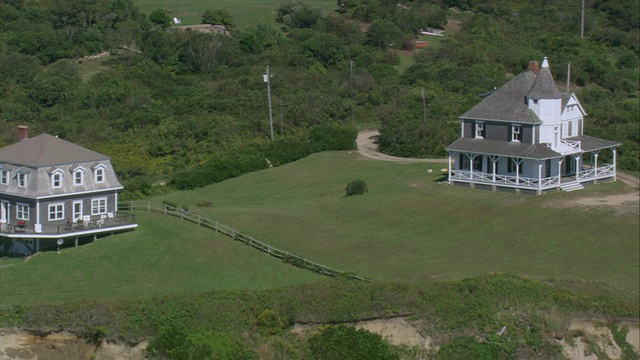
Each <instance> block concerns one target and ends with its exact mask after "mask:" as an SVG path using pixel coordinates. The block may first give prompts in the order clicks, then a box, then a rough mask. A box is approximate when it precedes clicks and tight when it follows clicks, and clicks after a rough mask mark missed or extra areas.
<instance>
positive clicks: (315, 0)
mask: <svg viewBox="0 0 640 360" xmlns="http://www.w3.org/2000/svg"><path fill="white" fill-rule="evenodd" d="M283 1H284V0H261V1H256V0H220V1H215V2H211V1H205V0H174V1H168V0H157V1H156V0H154V1H152V0H134V1H133V3H134V4H136V6H138V8H139V9H140V11H142V12H143V13H145V14H146V15H147V16H148V15H149V14H151V12H152V11H153V10H155V9H158V8H165V9H168V10H169V11H170V12H171V16H172V17H177V18H178V19H180V20H181V21H182V25H195V24H200V22H201V21H202V14H203V13H204V12H205V11H206V10H215V9H226V10H229V12H230V13H231V16H232V17H233V20H234V22H235V24H236V27H237V28H238V29H246V28H251V27H255V26H256V25H258V24H263V25H273V26H276V22H275V18H276V10H277V9H278V7H279V6H280V4H282V2H283ZM305 4H307V5H311V6H315V7H319V8H321V9H323V10H324V11H327V12H329V11H334V10H335V9H336V8H337V6H338V5H337V2H336V1H335V0H305Z"/></svg>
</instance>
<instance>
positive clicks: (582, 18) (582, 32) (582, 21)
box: [580, 0, 584, 39]
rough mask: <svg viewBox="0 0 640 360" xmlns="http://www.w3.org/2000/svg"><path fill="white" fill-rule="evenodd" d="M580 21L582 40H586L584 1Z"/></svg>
mask: <svg viewBox="0 0 640 360" xmlns="http://www.w3.org/2000/svg"><path fill="white" fill-rule="evenodd" d="M580 17H581V21H580V39H583V38H584V0H582V14H581V16H580Z"/></svg>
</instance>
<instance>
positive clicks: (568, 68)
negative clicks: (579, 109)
mask: <svg viewBox="0 0 640 360" xmlns="http://www.w3.org/2000/svg"><path fill="white" fill-rule="evenodd" d="M570 81H571V61H569V63H568V64H567V92H569V84H570Z"/></svg>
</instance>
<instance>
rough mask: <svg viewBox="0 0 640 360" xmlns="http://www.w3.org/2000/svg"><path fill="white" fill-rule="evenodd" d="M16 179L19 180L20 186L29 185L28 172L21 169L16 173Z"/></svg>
mask: <svg viewBox="0 0 640 360" xmlns="http://www.w3.org/2000/svg"><path fill="white" fill-rule="evenodd" d="M16 181H17V182H18V187H21V188H26V187H27V174H26V173H23V172H22V171H19V172H18V173H17V174H16Z"/></svg>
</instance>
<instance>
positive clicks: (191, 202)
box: [0, 151, 640, 305]
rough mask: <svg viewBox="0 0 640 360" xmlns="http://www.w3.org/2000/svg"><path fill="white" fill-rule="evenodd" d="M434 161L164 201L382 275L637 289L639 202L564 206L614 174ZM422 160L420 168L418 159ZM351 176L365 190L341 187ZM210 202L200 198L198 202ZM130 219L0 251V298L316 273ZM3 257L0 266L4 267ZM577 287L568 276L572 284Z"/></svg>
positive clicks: (296, 173) (343, 163)
mask: <svg viewBox="0 0 640 360" xmlns="http://www.w3.org/2000/svg"><path fill="white" fill-rule="evenodd" d="M443 165H444V164H428V163H420V164H399V163H391V162H384V161H378V160H370V159H366V158H364V157H362V156H360V155H359V154H358V153H357V152H355V151H353V152H325V153H320V154H315V155H312V156H309V157H307V158H305V159H302V160H300V161H297V162H295V163H291V164H287V165H284V166H281V167H277V168H272V169H267V170H263V171H259V172H255V173H251V174H247V175H243V176H241V177H238V178H235V179H230V180H227V181H224V182H222V183H219V184H215V185H211V186H208V187H205V188H201V189H197V190H193V191H181V192H174V193H170V194H166V195H165V196H163V197H160V198H155V199H149V200H150V201H154V202H161V201H162V200H164V199H166V200H170V201H175V202H177V203H178V204H179V205H180V206H183V205H186V206H188V207H189V208H190V209H191V211H192V212H195V213H198V214H201V215H204V216H207V217H210V218H212V219H214V220H217V221H219V222H221V223H222V224H225V225H227V226H230V227H233V228H235V229H237V230H238V231H241V232H243V233H245V234H247V235H250V236H253V237H254V238H256V239H258V240H261V241H263V242H266V243H269V244H271V245H273V246H275V247H278V248H280V249H282V250H285V251H289V252H290V253H293V254H296V255H299V256H303V257H306V258H308V259H310V260H313V261H316V262H319V263H321V264H324V265H327V266H330V267H333V268H336V269H339V270H344V271H349V272H353V273H356V274H358V275H362V276H366V277H370V278H372V279H374V280H380V281H385V280H388V281H423V280H432V279H442V280H449V279H451V280H454V279H462V278H466V277H471V276H476V275H481V274H487V273H514V274H517V275H522V276H526V277H533V278H536V279H540V280H554V281H557V282H560V283H565V284H571V283H572V282H573V281H576V280H577V281H578V283H579V284H578V286H583V287H584V282H587V285H586V287H585V288H587V289H590V288H591V287H590V285H589V282H590V283H592V284H595V285H596V286H597V287H601V286H604V287H605V288H609V289H612V290H614V291H620V294H621V295H624V296H634V297H636V298H637V296H638V291H639V280H638V274H639V272H640V255H639V253H640V248H639V242H640V240H639V238H640V234H639V224H638V223H639V220H638V210H637V207H636V208H633V207H624V206H623V207H617V208H606V207H603V208H594V207H562V206H559V204H563V203H565V202H567V201H571V199H575V198H577V197H583V196H599V195H605V194H616V193H621V192H624V191H628V188H627V187H626V185H624V184H622V183H609V184H601V185H597V186H589V187H587V188H586V189H585V190H582V191H580V192H573V193H562V192H555V193H550V194H545V195H542V196H533V195H521V194H513V193H501V192H497V193H492V192H489V191H482V190H472V189H467V188H462V187H457V186H448V185H446V184H441V180H443V176H442V175H441V174H440V172H439V170H440V169H441V168H442V167H443ZM428 169H432V170H433V172H431V173H429V172H428V171H427V170H428ZM355 179H362V180H364V181H365V182H366V183H367V184H368V185H369V192H368V193H367V194H365V195H362V196H353V197H345V196H344V188H345V187H346V184H347V183H348V182H350V181H352V180H355ZM203 201H205V202H206V201H210V202H211V203H212V205H213V206H212V207H197V204H198V203H200V202H203ZM134 213H135V214H136V215H137V216H138V220H139V221H138V222H139V224H140V226H139V227H138V229H136V230H135V231H133V232H128V233H123V234H119V235H115V236H110V237H106V238H104V239H101V240H99V241H97V242H93V243H90V244H87V245H84V246H81V247H78V248H67V249H64V250H63V251H62V252H61V253H60V254H56V253H55V252H45V253H41V254H38V255H36V256H34V257H33V258H31V259H29V260H28V261H26V262H23V261H18V260H15V259H14V260H7V259H3V260H0V305H8V304H34V303H40V302H62V301H68V300H74V299H117V298H145V297H150V296H161V295H164V294H190V293H197V292H204V291H210V290H233V289H261V288H273V287H283V286H290V285H296V284H302V283H308V282H313V281H318V280H319V279H321V277H320V276H319V275H315V274H312V273H309V272H306V271H303V270H300V269H298V268H295V267H293V266H290V265H286V264H284V263H282V262H281V261H280V260H278V259H275V258H272V257H269V256H268V255H266V254H263V253H261V252H259V251H257V250H254V249H251V248H249V247H247V246H245V245H243V244H241V243H239V242H234V241H232V240H230V239H229V238H227V237H224V236H221V235H219V234H216V233H215V232H213V231H211V230H208V229H205V228H201V227H198V226H197V225H194V224H191V223H187V222H184V221H182V220H180V219H178V218H173V217H170V216H165V215H162V214H155V213H147V212H144V211H135V212H134ZM7 265H8V266H7ZM574 285H575V284H574Z"/></svg>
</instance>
